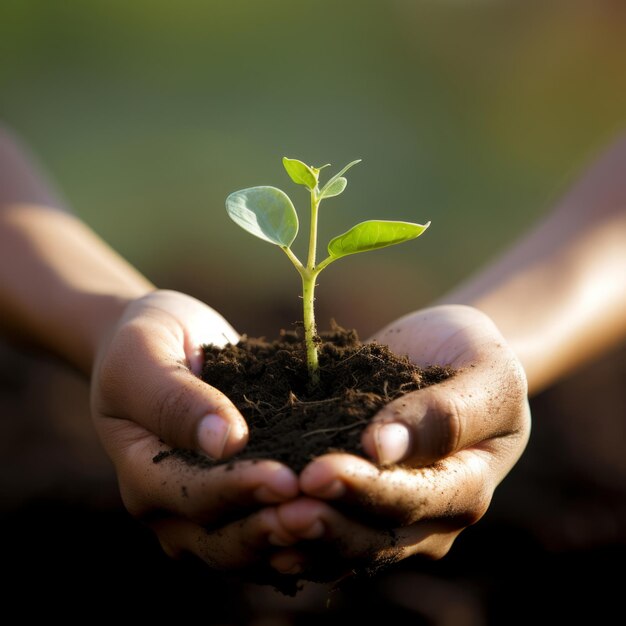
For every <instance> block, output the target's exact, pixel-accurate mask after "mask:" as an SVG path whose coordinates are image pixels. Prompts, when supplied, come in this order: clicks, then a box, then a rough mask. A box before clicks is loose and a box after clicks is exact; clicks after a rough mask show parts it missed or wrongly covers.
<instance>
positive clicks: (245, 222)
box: [226, 187, 298, 248]
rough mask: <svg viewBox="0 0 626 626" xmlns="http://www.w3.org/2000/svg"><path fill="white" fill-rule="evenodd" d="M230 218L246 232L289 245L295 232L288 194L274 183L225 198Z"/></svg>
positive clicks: (294, 216)
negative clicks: (272, 185) (273, 184)
mask: <svg viewBox="0 0 626 626" xmlns="http://www.w3.org/2000/svg"><path fill="white" fill-rule="evenodd" d="M226 211H228V215H229V216H230V217H231V219H232V220H233V221H234V222H235V223H237V224H238V225H239V226H241V228H243V229H244V230H247V231H248V232H249V233H251V234H253V235H255V236H256V237H259V239H263V240H265V241H269V242H270V243H273V244H276V245H277V246H281V247H285V248H288V247H289V246H290V245H291V244H292V243H293V240H294V239H295V238H296V235H297V234H298V214H297V213H296V210H295V208H294V206H293V204H292V202H291V200H290V199H289V196H288V195H287V194H286V193H285V192H284V191H281V190H280V189H277V188H276V187H250V188H249V189H241V190H240V191H235V192H234V193H231V194H230V195H229V196H228V198H226Z"/></svg>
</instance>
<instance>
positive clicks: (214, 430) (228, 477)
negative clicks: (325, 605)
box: [91, 291, 298, 575]
mask: <svg viewBox="0 0 626 626" xmlns="http://www.w3.org/2000/svg"><path fill="white" fill-rule="evenodd" d="M237 339H238V336H237V333H236V332H235V331H234V330H233V328H232V327H231V326H230V325H229V324H228V323H227V322H226V321H225V320H224V318H223V317H222V316H221V315H219V314H218V313H217V312H215V311H214V310H213V309H211V308H210V307H208V306H206V305H204V304H203V303H201V302H199V301H198V300H195V299H194V298H191V297H190V296H186V295H183V294H180V293H177V292H173V291H155V292H153V293H150V294H148V295H147V296H144V297H142V298H139V299H137V300H135V301H133V302H131V303H130V304H129V305H128V306H127V308H126V309H125V312H124V313H123V315H122V317H121V319H120V320H119V321H118V322H117V323H116V324H115V325H114V327H113V328H112V329H111V331H110V332H109V333H108V335H107V336H106V337H105V338H103V340H102V342H101V346H100V349H99V352H98V355H97V358H96V362H95V365H94V369H93V375H92V384H91V388H92V392H91V404H92V414H93V419H94V422H95V426H96V429H97V431H98V433H99V436H100V438H101V440H102V442H103V444H104V447H105V449H106V450H107V452H108V454H109V456H110V457H111V459H112V461H113V463H114V465H115V468H116V471H117V475H118V480H119V485H120V491H121V494H122V499H123V501H124V504H125V506H126V507H127V509H128V510H129V511H130V513H131V514H133V515H135V516H137V517H139V518H140V519H142V520H143V521H145V522H146V523H147V524H148V525H150V526H151V527H152V528H153V529H154V530H155V532H156V534H157V536H158V538H159V541H160V543H161V545H162V546H163V548H164V549H165V551H166V552H167V553H169V554H170V555H172V556H176V555H178V554H180V553H183V552H191V553H193V554H195V555H197V556H199V557H200V558H202V559H203V560H204V561H206V562H207V563H209V565H210V566H211V567H213V568H216V569H220V570H230V571H232V570H236V571H237V572H240V573H244V575H245V572H246V571H247V570H252V569H254V568H256V567H257V566H258V565H259V563H260V561H261V560H262V558H263V557H264V555H265V554H266V553H267V552H268V551H269V550H270V549H271V546H272V545H276V544H280V545H282V544H284V543H285V541H290V540H291V537H290V536H287V535H285V532H284V530H283V527H282V525H281V524H280V523H279V522H278V518H277V511H276V507H275V505H276V504H279V503H282V502H286V501H288V500H290V499H292V498H294V496H295V495H296V494H297V493H298V480H297V477H296V475H295V474H294V473H293V472H292V471H291V470H290V469H289V468H287V467H285V466H284V465H281V464H279V463H277V462H275V461H261V462H258V463H255V464H252V463H249V462H248V463H237V464H235V465H233V466H232V467H231V466H229V467H227V466H225V465H220V466H215V467H209V468H208V469H207V468H206V467H203V468H199V467H197V466H192V465H189V464H188V463H186V462H185V461H183V460H181V459H180V458H177V457H176V456H175V455H169V456H166V458H162V460H161V461H159V462H155V460H154V459H155V457H157V455H159V453H161V452H164V451H169V450H171V449H172V448H185V449H192V450H196V451H198V452H200V453H202V454H205V455H206V456H207V457H211V458H213V459H223V458H227V457H229V456H231V455H232V454H234V453H236V452H238V451H239V450H240V449H241V448H243V447H244V446H245V444H246V441H247V435H248V429H247V425H246V423H245V421H244V419H243V417H242V416H241V414H240V413H239V412H238V411H237V409H236V408H235V407H234V405H233V404H232V403H231V402H230V400H229V399H228V398H227V397H226V396H225V395H223V394H222V393H221V392H220V391H219V390H217V389H215V388H213V387H211V386H210V385H208V384H207V383H205V382H203V381H202V380H200V378H198V374H199V373H200V369H201V366H202V354H201V349H200V346H201V345H202V344H203V343H214V344H217V345H224V344H225V343H227V342H233V341H237ZM161 456H162V457H163V455H161ZM157 460H158V457H157Z"/></svg>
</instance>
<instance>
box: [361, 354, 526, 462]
mask: <svg viewBox="0 0 626 626" xmlns="http://www.w3.org/2000/svg"><path fill="white" fill-rule="evenodd" d="M489 354H490V355H491V356H490V357H489V358H485V359H481V358H480V357H478V358H477V359H476V360H475V361H474V362H472V363H470V364H468V365H467V366H466V367H465V368H463V369H461V370H459V371H457V373H456V374H455V375H454V376H453V377H452V378H450V379H447V380H445V381H443V382H441V383H439V384H437V385H432V386H430V387H426V388H425V389H421V390H419V391H414V392H411V393H408V394H406V395H405V396H403V397H401V398H398V399H396V400H394V401H392V402H390V403H389V404H387V405H386V406H385V407H383V408H382V409H381V410H380V411H379V412H378V413H377V415H376V416H375V417H374V419H373V421H372V423H371V424H370V425H369V426H368V427H367V428H366V430H365V431H364V433H363V437H362V445H363V449H364V450H365V452H366V454H367V455H368V456H370V457H371V458H373V459H375V460H376V461H377V462H378V463H380V464H382V465H389V464H394V463H399V462H403V463H407V464H411V465H414V466H424V465H429V464H431V463H433V462H435V461H437V460H439V459H442V458H444V457H446V456H448V455H450V454H452V453H454V452H455V451H457V450H461V449H463V448H466V447H468V446H472V445H474V444H477V443H479V442H481V441H484V440H486V439H489V438H493V437H502V436H505V435H508V434H510V433H513V432H516V431H519V430H523V429H527V428H528V424H529V417H530V412H529V410H528V403H527V401H526V383H525V376H524V374H523V372H522V370H521V367H520V366H519V363H518V362H517V360H516V359H515V358H514V357H513V355H512V353H511V352H510V351H509V349H508V348H505V347H504V346H501V349H500V348H497V347H494V349H492V350H490V351H489ZM494 354H495V355H496V356H494Z"/></svg>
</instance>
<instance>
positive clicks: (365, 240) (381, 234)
mask: <svg viewBox="0 0 626 626" xmlns="http://www.w3.org/2000/svg"><path fill="white" fill-rule="evenodd" d="M429 226H430V222H428V223H427V224H413V223H411V222H390V221H386V220H370V221H367V222H361V223H360V224H357V225H356V226H353V227H352V228H351V229H350V230H349V231H348V232H346V233H344V234H343V235H339V236H338V237H335V238H334V239H331V241H330V243H329V244H328V254H330V256H331V257H332V258H333V259H339V258H341V257H343V256H347V255H348V254H355V253H356V252H367V251H368V250H377V249H378V248H385V247H386V246H393V245H395V244H397V243H402V242H403V241H409V240H410V239H415V238H416V237H419V236H420V235H421V234H422V233H423V232H424V231H425V230H426V229H427V228H428V227H429Z"/></svg>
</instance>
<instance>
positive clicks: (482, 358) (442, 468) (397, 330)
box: [271, 306, 530, 580]
mask: <svg viewBox="0 0 626 626" xmlns="http://www.w3.org/2000/svg"><path fill="white" fill-rule="evenodd" d="M374 339H375V340H377V341H379V342H381V343H385V344H387V345H389V346H390V347H391V349H392V350H393V351H395V352H397V353H399V354H408V356H409V357H410V358H411V360H412V361H414V362H415V363H417V364H418V365H420V366H426V365H431V364H432V365H450V366H452V367H453V368H455V369H457V373H456V374H455V376H454V377H452V378H450V379H448V380H446V381H444V382H442V383H440V384H438V385H434V386H431V387H427V388H425V389H422V390H420V391H415V392H412V393H409V394H407V395H406V396H404V397H402V398H399V399H397V400H394V401H393V402H390V403H389V404H388V405H387V406H385V407H384V408H383V409H382V410H381V411H379V413H378V414H377V415H376V416H375V418H374V420H373V423H372V424H371V425H370V426H368V428H367V429H366V430H365V432H364V434H363V439H362V443H363V448H364V450H365V452H366V453H367V454H368V455H369V456H370V457H371V458H372V459H373V460H374V461H375V462H377V463H378V464H379V465H382V466H383V469H381V468H380V467H379V466H376V465H374V464H373V463H371V462H369V461H367V460H366V459H364V458H360V457H357V456H352V455H347V454H327V455H324V456H322V457H320V458H318V459H316V460H314V461H312V462H311V463H310V464H309V465H308V466H307V467H306V468H305V469H304V470H303V472H302V474H301V476H300V489H301V491H302V492H303V493H304V494H306V496H309V497H300V498H296V499H294V500H293V501H290V502H287V503H284V504H281V505H279V506H278V509H277V513H278V519H279V521H280V523H281V525H282V526H283V528H284V530H285V532H286V533H287V535H291V536H292V537H294V538H299V541H298V540H296V539H293V541H292V543H291V544H290V546H287V547H285V548H284V549H283V550H282V551H279V552H277V553H275V554H274V555H273V556H272V557H271V563H272V564H273V566H274V567H275V568H276V569H277V570H278V571H280V572H284V573H295V572H297V571H302V570H303V575H304V576H305V577H309V578H312V579H317V580H319V579H325V580H332V579H336V578H337V577H340V576H342V575H344V574H345V573H346V572H349V571H351V570H354V569H357V568H365V569H372V568H376V567H378V566H379V565H380V564H385V563H389V562H391V561H394V560H399V559H403V558H405V557H408V556H411V555H413V554H421V555H424V556H426V557H429V558H440V557H442V556H443V555H445V554H446V553H447V552H448V550H449V549H450V547H451V546H452V543H453V541H454V539H455V538H456V537H457V536H458V534H459V533H460V532H461V531H462V530H463V528H465V527H466V526H468V525H470V524H473V523H474V522H476V521H477V520H479V519H480V518H481V517H482V515H483V514H484V513H485V511H486V510H487V508H488V506H489V503H490V501H491V497H492V495H493V492H494V489H495V488H496V486H497V485H498V483H499V482H500V481H501V480H502V479H503V478H504V476H505V475H506V474H507V473H508V472H509V470H510V469H511V468H512V467H513V465H514V464H515V462H516V461H517V460H518V458H519V457H520V455H521V454H522V451H523V450H524V447H525V445H526V442H527V440H528V436H529V432H530V412H529V408H528V403H527V400H526V379H525V376H524V373H523V370H522V368H521V366H520V364H519V362H518V360H517V358H516V357H515V355H514V354H513V352H512V351H511V349H510V348H509V347H508V346H507V344H506V342H505V340H504V339H503V337H502V335H501V334H500V333H499V331H498V330H497V328H496V327H495V325H494V324H493V323H492V322H491V320H490V319H489V318H488V317H487V316H485V315H484V314H483V313H481V312H480V311H478V310H476V309H473V308H471V307H465V306H439V307H434V308H430V309H424V310H421V311H418V312H416V313H413V314H412V315H409V316H407V317H405V318H402V319H400V320H398V321H397V322H394V323H393V324H391V325H390V326H388V327H386V328H385V329H383V330H382V331H380V332H379V333H377V334H376V335H375V337H374ZM396 464H399V465H396Z"/></svg>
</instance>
